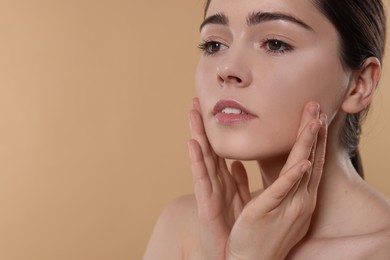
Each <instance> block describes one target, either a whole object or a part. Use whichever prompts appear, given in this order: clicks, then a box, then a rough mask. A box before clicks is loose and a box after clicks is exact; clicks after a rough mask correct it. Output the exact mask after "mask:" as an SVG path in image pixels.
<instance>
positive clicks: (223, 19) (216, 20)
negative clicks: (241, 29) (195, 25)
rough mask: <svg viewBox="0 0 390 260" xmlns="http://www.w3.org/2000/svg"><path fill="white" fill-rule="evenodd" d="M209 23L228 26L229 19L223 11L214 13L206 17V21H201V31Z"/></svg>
mask: <svg viewBox="0 0 390 260" xmlns="http://www.w3.org/2000/svg"><path fill="white" fill-rule="evenodd" d="M207 24H219V25H224V26H228V25H229V19H228V18H227V16H226V15H225V14H223V13H217V14H214V15H212V16H209V17H207V18H205V19H204V21H203V22H202V23H201V25H200V27H199V31H201V30H202V28H203V27H205V26H206V25H207Z"/></svg>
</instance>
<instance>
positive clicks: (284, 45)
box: [261, 38, 294, 54]
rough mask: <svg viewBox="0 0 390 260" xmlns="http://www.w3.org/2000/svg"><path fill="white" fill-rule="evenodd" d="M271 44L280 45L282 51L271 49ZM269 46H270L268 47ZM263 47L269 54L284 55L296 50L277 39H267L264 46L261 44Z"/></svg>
mask: <svg viewBox="0 0 390 260" xmlns="http://www.w3.org/2000/svg"><path fill="white" fill-rule="evenodd" d="M270 43H278V44H280V45H281V46H282V50H271V49H270V48H269V45H268V44H270ZM267 45H268V46H267ZM261 47H262V48H265V49H266V51H267V52H268V53H271V54H284V53H287V52H290V51H293V50H294V48H293V46H291V45H290V44H287V43H285V42H284V41H281V40H279V39H275V38H271V39H267V40H265V41H264V42H263V43H262V44H261Z"/></svg>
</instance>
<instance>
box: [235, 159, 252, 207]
mask: <svg viewBox="0 0 390 260" xmlns="http://www.w3.org/2000/svg"><path fill="white" fill-rule="evenodd" d="M232 176H233V179H234V181H235V183H236V186H237V190H238V193H239V194H240V197H241V200H242V202H243V203H244V205H245V204H247V203H248V202H249V201H250V200H251V199H252V198H251V194H250V191H249V181H248V174H247V172H246V170H245V167H244V165H243V164H242V163H241V162H239V161H234V162H233V163H232Z"/></svg>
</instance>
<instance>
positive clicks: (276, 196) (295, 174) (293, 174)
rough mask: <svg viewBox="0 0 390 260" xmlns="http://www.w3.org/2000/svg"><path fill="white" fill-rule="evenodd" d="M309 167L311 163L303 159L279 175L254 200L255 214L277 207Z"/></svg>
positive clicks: (264, 212)
mask: <svg viewBox="0 0 390 260" xmlns="http://www.w3.org/2000/svg"><path fill="white" fill-rule="evenodd" d="M310 167H311V163H310V162H309V161H308V160H304V161H301V162H299V163H297V164H296V165H294V166H293V167H292V168H291V169H290V170H288V171H287V172H286V173H285V174H284V175H280V176H279V178H278V179H276V181H274V183H272V185H271V186H269V187H268V188H267V189H265V190H264V192H263V193H262V194H260V195H259V196H258V197H257V198H256V199H255V200H254V203H255V208H257V213H256V214H267V213H269V212H271V211H272V210H274V209H275V208H277V207H278V206H279V205H280V203H282V201H283V200H284V199H285V198H286V196H287V195H288V193H289V192H290V190H291V189H292V188H293V187H294V185H296V183H298V182H299V181H300V179H301V177H302V175H303V174H304V173H305V172H306V171H307V170H308V169H309V168H310Z"/></svg>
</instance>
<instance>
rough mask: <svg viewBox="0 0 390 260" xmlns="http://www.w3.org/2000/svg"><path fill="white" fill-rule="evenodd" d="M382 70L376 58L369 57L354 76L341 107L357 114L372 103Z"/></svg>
mask: <svg viewBox="0 0 390 260" xmlns="http://www.w3.org/2000/svg"><path fill="white" fill-rule="evenodd" d="M381 70H382V69H381V63H380V61H379V60H378V59H377V58H375V57H369V58H367V59H366V61H365V62H364V64H363V66H362V67H361V69H359V70H357V71H355V72H354V73H353V74H352V79H351V83H350V86H349V90H348V93H347V95H346V97H345V99H344V101H343V103H342V105H341V108H342V110H343V111H345V112H347V113H350V114H355V113H358V112H360V111H362V110H364V109H365V108H366V107H367V106H368V105H369V104H370V103H371V100H372V98H373V95H374V92H375V89H376V87H377V85H378V82H379V79H380V76H381Z"/></svg>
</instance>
